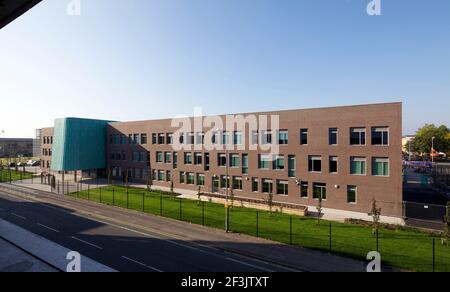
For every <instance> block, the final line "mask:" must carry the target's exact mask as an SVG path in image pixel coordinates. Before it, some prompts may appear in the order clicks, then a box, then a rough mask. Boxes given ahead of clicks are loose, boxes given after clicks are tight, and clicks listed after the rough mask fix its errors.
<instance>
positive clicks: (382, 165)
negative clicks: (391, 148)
mask: <svg viewBox="0 0 450 292" xmlns="http://www.w3.org/2000/svg"><path fill="white" fill-rule="evenodd" d="M372 175H374V176H389V159H388V158H373V160H372Z"/></svg>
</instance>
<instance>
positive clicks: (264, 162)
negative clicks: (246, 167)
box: [258, 155, 271, 169]
mask: <svg viewBox="0 0 450 292" xmlns="http://www.w3.org/2000/svg"><path fill="white" fill-rule="evenodd" d="M258 158H259V159H258V160H259V162H258V168H259V169H269V168H270V161H271V159H270V156H269V155H259V156H258Z"/></svg>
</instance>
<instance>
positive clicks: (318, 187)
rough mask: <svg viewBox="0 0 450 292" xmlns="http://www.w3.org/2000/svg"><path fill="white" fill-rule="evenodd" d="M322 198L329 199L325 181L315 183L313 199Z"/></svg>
mask: <svg viewBox="0 0 450 292" xmlns="http://www.w3.org/2000/svg"><path fill="white" fill-rule="evenodd" d="M319 198H322V200H326V199H327V185H326V184H323V183H314V184H313V199H319Z"/></svg>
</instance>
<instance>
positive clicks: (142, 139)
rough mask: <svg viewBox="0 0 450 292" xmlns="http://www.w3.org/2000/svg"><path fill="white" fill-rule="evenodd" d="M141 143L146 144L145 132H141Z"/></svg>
mask: <svg viewBox="0 0 450 292" xmlns="http://www.w3.org/2000/svg"><path fill="white" fill-rule="evenodd" d="M141 144H142V145H147V134H141Z"/></svg>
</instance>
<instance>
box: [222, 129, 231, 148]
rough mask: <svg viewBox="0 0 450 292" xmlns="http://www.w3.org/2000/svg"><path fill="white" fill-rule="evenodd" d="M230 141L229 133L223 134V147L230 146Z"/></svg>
mask: <svg viewBox="0 0 450 292" xmlns="http://www.w3.org/2000/svg"><path fill="white" fill-rule="evenodd" d="M229 141H230V140H229V135H228V132H222V145H228V143H229Z"/></svg>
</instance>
